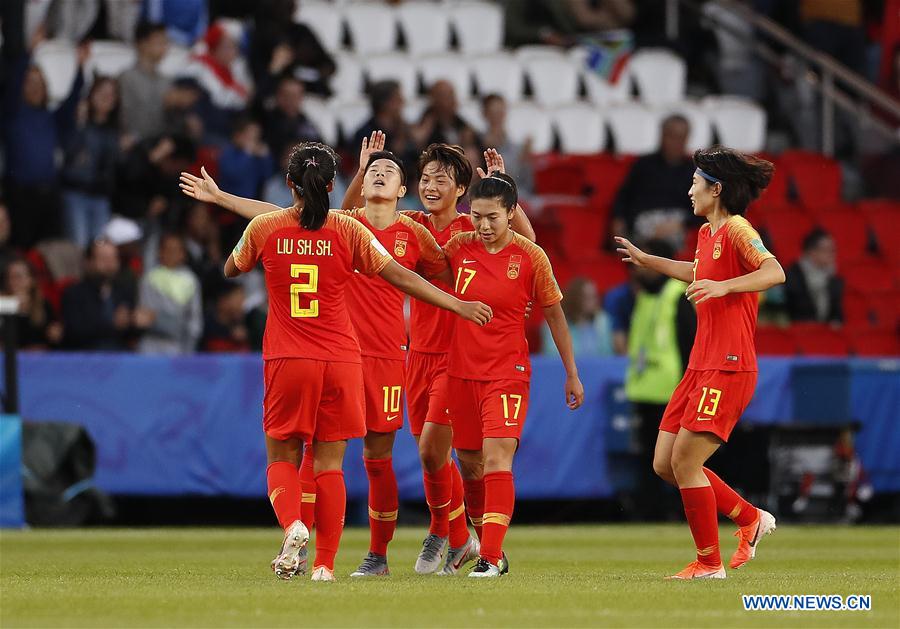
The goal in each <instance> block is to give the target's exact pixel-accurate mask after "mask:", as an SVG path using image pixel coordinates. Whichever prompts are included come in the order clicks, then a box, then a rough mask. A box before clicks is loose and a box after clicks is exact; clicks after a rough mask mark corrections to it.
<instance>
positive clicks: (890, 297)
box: [868, 290, 900, 330]
mask: <svg viewBox="0 0 900 629" xmlns="http://www.w3.org/2000/svg"><path fill="white" fill-rule="evenodd" d="M868 301H869V309H870V311H871V313H872V319H873V320H874V322H875V324H876V325H878V326H881V327H886V328H890V329H891V330H896V329H897V327H898V326H900V291H897V290H893V291H890V292H887V293H876V294H874V295H870V296H869V298H868Z"/></svg>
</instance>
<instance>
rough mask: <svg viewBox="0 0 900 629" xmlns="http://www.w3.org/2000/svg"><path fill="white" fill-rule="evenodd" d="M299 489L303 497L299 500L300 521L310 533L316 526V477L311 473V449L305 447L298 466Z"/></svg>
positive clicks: (310, 447)
mask: <svg viewBox="0 0 900 629" xmlns="http://www.w3.org/2000/svg"><path fill="white" fill-rule="evenodd" d="M300 487H301V489H302V490H303V497H302V498H301V499H300V519H301V520H303V524H305V525H306V528H308V529H309V530H310V531H311V530H313V527H314V526H315V525H316V476H315V473H314V472H313V449H312V446H306V451H305V452H304V454H303V462H302V463H301V464H300Z"/></svg>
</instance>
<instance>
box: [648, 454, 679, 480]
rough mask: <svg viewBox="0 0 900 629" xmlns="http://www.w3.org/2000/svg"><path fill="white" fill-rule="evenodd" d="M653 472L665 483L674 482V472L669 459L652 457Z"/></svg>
mask: <svg viewBox="0 0 900 629" xmlns="http://www.w3.org/2000/svg"><path fill="white" fill-rule="evenodd" d="M653 472H654V473H655V474H656V475H657V476H659V477H660V478H661V479H663V480H664V481H666V482H667V483H674V482H675V474H674V472H672V463H671V461H669V460H663V459H653Z"/></svg>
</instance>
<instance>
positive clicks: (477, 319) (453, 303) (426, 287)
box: [379, 260, 493, 325]
mask: <svg viewBox="0 0 900 629" xmlns="http://www.w3.org/2000/svg"><path fill="white" fill-rule="evenodd" d="M379 275H381V277H382V278H384V280H385V281H386V282H388V283H389V284H391V285H393V286H394V287H395V288H397V289H399V290H401V291H403V292H404V293H406V294H407V295H409V296H410V297H415V298H416V299H418V300H419V301H424V302H425V303H428V304H431V305H432V306H437V307H438V308H443V309H444V310H449V311H450V312H453V313H456V314H458V315H459V316H460V317H462V318H463V319H466V320H468V321H472V322H474V323H477V324H478V325H485V324H487V323H488V322H489V321H490V320H491V318H492V317H493V312H492V311H491V308H490V306H487V305H486V304H483V303H481V302H480V301H461V300H459V299H457V298H456V297H454V296H453V295H449V294H447V293H445V292H444V291H442V290H441V289H440V288H437V287H436V286H434V285H433V284H431V283H430V282H428V281H426V280H424V279H422V278H421V277H420V276H419V275H417V274H416V273H413V272H412V271H410V270H409V269H405V268H403V267H402V266H400V265H399V264H397V262H396V261H395V260H391V261H390V262H389V263H388V265H387V266H386V267H384V270H382V271H381V273H379Z"/></svg>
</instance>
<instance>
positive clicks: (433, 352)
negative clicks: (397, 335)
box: [342, 134, 534, 574]
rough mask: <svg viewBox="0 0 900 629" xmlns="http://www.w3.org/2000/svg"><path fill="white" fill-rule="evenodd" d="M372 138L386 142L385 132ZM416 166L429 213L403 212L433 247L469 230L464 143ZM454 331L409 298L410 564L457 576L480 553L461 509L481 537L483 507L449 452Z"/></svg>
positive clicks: (495, 164)
mask: <svg viewBox="0 0 900 629" xmlns="http://www.w3.org/2000/svg"><path fill="white" fill-rule="evenodd" d="M373 139H375V141H376V142H380V143H382V144H383V142H384V136H383V134H382V135H380V136H378V138H374V137H373ZM365 142H366V140H363V143H364V144H365ZM364 150H365V149H364ZM361 161H362V160H361ZM485 162H486V168H487V169H488V170H489V171H493V170H500V171H502V170H503V158H502V156H501V155H500V154H499V153H498V152H497V151H496V150H493V149H490V150H488V151H485ZM418 166H419V172H420V177H419V198H420V200H421V202H422V205H423V206H424V207H425V209H426V210H427V213H424V212H405V213H404V214H405V215H406V216H409V217H410V218H413V219H415V220H417V221H418V222H419V223H421V224H422V225H424V226H425V227H427V228H428V230H429V231H430V232H431V234H432V235H433V236H434V238H435V239H436V240H437V242H438V244H439V245H445V244H446V243H447V242H448V241H449V240H450V239H451V238H452V237H453V236H455V235H456V234H459V233H463V232H467V231H472V229H473V227H472V221H471V218H470V217H469V216H468V215H466V214H462V213H460V212H459V211H458V210H457V205H458V204H459V202H460V201H461V200H462V199H463V197H465V195H466V192H467V190H468V187H469V182H470V181H471V180H472V175H473V171H472V166H471V164H470V163H469V160H468V159H467V158H466V155H465V152H464V151H463V149H462V147H459V146H453V145H449V144H432V145H430V146H428V147H427V148H426V149H425V151H423V152H422V154H421V156H420V157H419V163H418ZM478 174H479V175H480V176H482V177H483V176H484V171H482V170H481V169H480V168H479V169H478ZM363 175H364V173H363V171H359V172H357V175H356V177H355V178H354V180H353V181H352V182H351V184H350V186H349V187H348V190H347V195H346V196H345V198H344V203H343V206H342V207H344V208H345V209H346V208H350V207H354V206H356V205H358V204H359V203H360V196H359V195H360V190H361V187H360V186H361V180H362V177H363ZM512 220H513V224H512V228H513V229H514V230H515V231H516V232H518V233H520V234H523V235H525V236H526V237H527V238H528V239H529V240H532V241H533V240H534V230H533V229H532V228H531V224H530V223H529V222H528V218H527V216H525V213H524V212H521V211H517V212H515V213H514V217H513V219H512ZM435 285H436V286H438V287H439V288H441V289H442V290H450V286H449V285H447V284H444V283H442V282H440V281H439V280H438V281H436V282H435ZM523 312H524V310H523ZM452 331H453V322H452V319H450V318H449V317H445V316H444V314H443V313H442V312H441V311H440V310H439V309H436V308H433V307H431V306H430V305H428V304H424V303H421V302H417V301H415V300H413V301H412V303H411V320H410V350H409V354H408V357H407V364H406V376H407V380H406V396H407V397H406V400H407V409H408V411H409V423H410V430H411V431H412V433H413V435H414V436H415V437H416V442H417V443H418V446H419V457H420V459H421V462H422V472H423V481H424V486H425V500H426V502H427V504H428V508H429V511H430V512H431V523H430V525H429V531H428V535H427V536H426V538H425V540H424V542H423V543H422V551H421V552H420V553H419V556H418V558H417V559H416V566H415V570H416V572H417V573H419V574H430V573H433V572H436V571H438V570H440V573H441V574H455V573H456V571H457V570H459V568H460V567H461V566H462V565H464V564H465V563H467V562H468V561H471V560H473V559H475V558H476V557H477V556H478V553H479V547H478V541H477V540H476V539H475V538H473V537H471V536H470V535H469V530H468V527H467V526H466V520H465V515H466V511H468V513H469V517H470V519H471V520H472V523H473V525H474V526H475V530H476V532H478V534H479V536H480V533H481V514H482V513H483V505H484V489H483V484H482V480H481V469H480V467H475V468H468V467H466V464H465V463H463V462H462V461H460V466H461V467H462V470H460V469H459V468H457V466H456V464H455V462H454V461H453V459H452V458H451V456H450V451H451V448H452V441H453V433H452V429H451V427H450V417H449V415H448V414H447V399H446V398H447V396H446V389H447V352H448V350H449V346H450V337H451V336H452ZM460 471H461V472H462V474H460ZM464 497H465V502H464V500H463V499H464ZM445 557H446V558H445ZM442 563H443V564H444V565H443V568H442V567H441V564H442Z"/></svg>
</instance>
